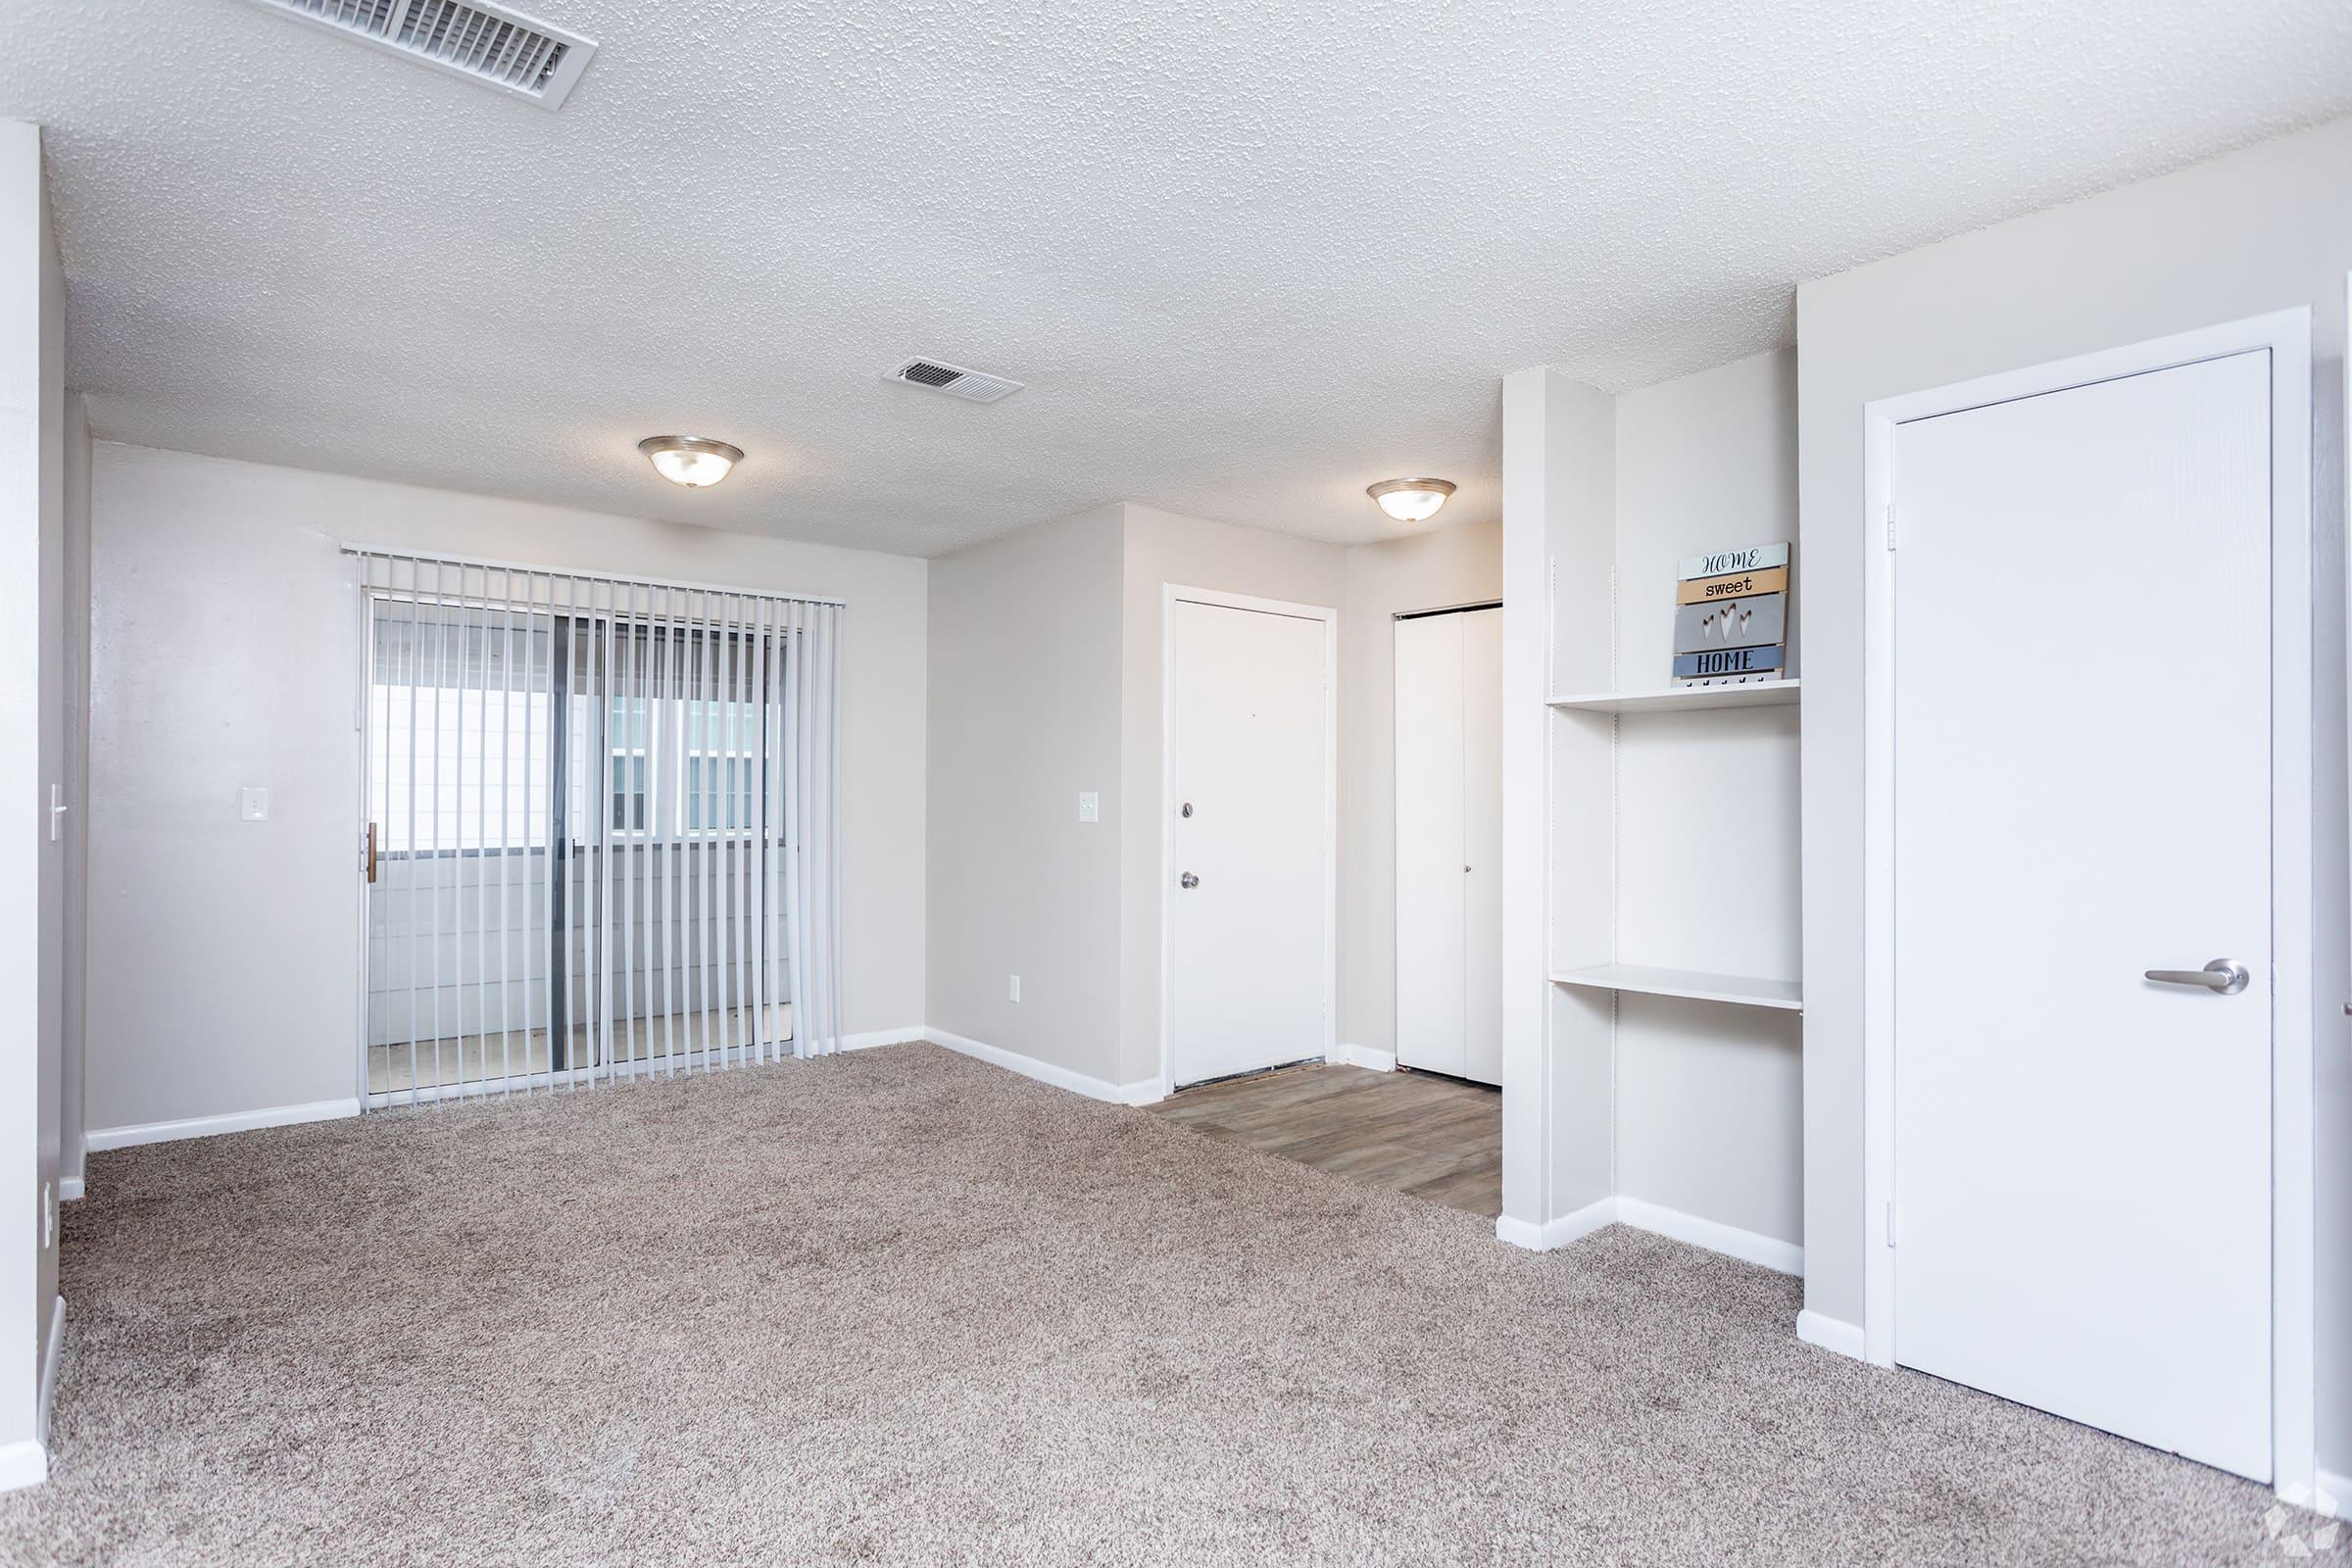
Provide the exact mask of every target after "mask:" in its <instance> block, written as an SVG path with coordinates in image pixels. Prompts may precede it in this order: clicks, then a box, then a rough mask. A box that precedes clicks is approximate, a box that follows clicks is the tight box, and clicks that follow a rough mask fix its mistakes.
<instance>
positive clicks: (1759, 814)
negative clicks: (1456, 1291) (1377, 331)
mask: <svg viewBox="0 0 2352 1568" xmlns="http://www.w3.org/2000/svg"><path fill="white" fill-rule="evenodd" d="M1795 538H1796V353H1795V351H1794V350H1793V349H1781V350H1778V351H1776V352H1773V353H1770V354H1760V355H1756V356H1754V357H1752V358H1749V359H1744V360H1739V361H1735V362H1734V363H1732V364H1730V365H1726V366H1722V367H1720V368H1716V369H1711V370H1702V371H1700V372H1698V373H1697V374H1695V375H1687V376H1682V377H1680V378H1678V379H1676V380H1672V381H1667V382H1663V383H1661V384H1659V385H1657V386H1650V387H1643V388H1642V389H1640V390H1639V391H1633V392H1627V393H1624V394H1622V395H1620V396H1619V398H1618V399H1617V598H1618V612H1617V667H1618V671H1619V676H1618V684H1619V686H1620V687H1621V688H1622V689H1626V690H1639V689H1646V688H1653V687H1660V686H1664V685H1666V684H1668V683H1669V681H1670V679H1671V676H1672V669H1673V664H1672V659H1673V647H1674V584H1675V572H1676V570H1677V568H1678V566H1679V565H1680V564H1681V562H1682V561H1683V560H1684V558H1686V557H1689V556H1695V555H1698V554H1700V553H1702V552H1704V551H1708V550H1723V549H1729V548H1733V547H1736V546H1740V545H1751V544H1770V543H1775V542H1779V541H1784V540H1785V541H1789V542H1793V541H1794V540H1795ZM1797 565H1798V569H1797V570H1796V571H1795V572H1793V573H1792V574H1791V580H1792V582H1794V583H1795V584H1796V585H1797V586H1796V587H1795V588H1794V590H1793V592H1794V594H1795V595H1797V596H1801V595H1802V593H1803V591H1804V590H1803V586H1802V584H1803V581H1804V571H1803V563H1802V561H1801V560H1800V561H1799V562H1798V564H1797ZM1795 612H1796V607H1795V606H1793V605H1792V606H1791V615H1792V620H1791V625H1792V627H1793V626H1794V624H1795V619H1794V617H1795ZM1792 642H1793V634H1792ZM1791 652H1792V656H1793V648H1792V650H1791ZM1618 735H1619V742H1618V749H1617V764H1618V765H1617V801H1618V822H1619V827H1618V862H1617V958H1618V961H1619V962H1622V963H1650V964H1661V965H1666V966H1670V967H1678V968H1687V969H1709V970H1714V971H1716V972H1718V973H1723V974H1745V975H1760V976H1765V977H1768V978H1784V977H1786V978H1793V977H1794V976H1796V975H1797V974H1798V973H1799V972H1800V957H1799V951H1800V950H1799V942H1798V939H1799V935H1800V930H1799V919H1798V906H1799V900H1798V897H1797V879H1798V865H1797V771H1796V761H1797V710H1796V709H1794V708H1763V709H1755V710H1751V711H1722V712H1707V713H1683V714H1672V715H1659V716H1647V717H1632V718H1624V719H1620V720H1619V721H1618ZM1735 823H1736V824H1738V826H1737V827H1734V826H1732V824H1735ZM1735 844H1736V845H1737V850H1736V851H1733V852H1732V853H1731V854H1729V855H1727V853H1726V852H1727V851H1728V850H1731V847H1732V846H1733V845H1735ZM1802 1043H1803V1019H1802V1018H1801V1017H1800V1016H1799V1015H1797V1014H1795V1013H1791V1012H1776V1011H1772V1010H1770V1009H1768V1008H1763V1007H1735V1006H1725V1005H1715V1004H1709V1003H1699V1002H1685V1001H1680V1000H1677V999H1674V998H1668V997H1646V996H1638V995H1632V994H1627V995H1624V996H1621V997H1619V999H1618V1012H1617V1047H1616V1049H1617V1191H1618V1192H1619V1193H1620V1194H1621V1195H1622V1196H1624V1197H1627V1198H1636V1199H1641V1200H1642V1201H1647V1202H1653V1203H1662V1204H1664V1205H1665V1206H1666V1207H1668V1208H1672V1209H1677V1210H1680V1211H1681V1212H1683V1213H1687V1214H1695V1215H1697V1216H1699V1217H1700V1218H1702V1219H1710V1220H1715V1221H1717V1222H1719V1223H1722V1224H1726V1225H1732V1226H1736V1227H1737V1228H1739V1229H1740V1230H1744V1231H1752V1232H1754V1233H1756V1234H1758V1235H1763V1236H1769V1237H1772V1238H1773V1239H1775V1240H1777V1241H1784V1242H1789V1243H1791V1244H1794V1245H1797V1246H1802V1245H1803V1243H1804V1212H1803V1209H1804V1171H1803V1165H1804V1117H1803V1114H1802V1099H1803V1072H1804V1054H1803V1050H1802Z"/></svg>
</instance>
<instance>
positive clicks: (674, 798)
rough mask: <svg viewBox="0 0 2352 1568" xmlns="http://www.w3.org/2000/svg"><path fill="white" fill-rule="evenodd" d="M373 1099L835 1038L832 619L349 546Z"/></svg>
mask: <svg viewBox="0 0 2352 1568" xmlns="http://www.w3.org/2000/svg"><path fill="white" fill-rule="evenodd" d="M347 554H348V555H349V556H350V558H351V560H352V562H353V564H354V567H355V570H356V572H357V576H358V580H359V585H360V588H361V592H360V594H359V600H360V607H361V612H360V613H361V616H362V626H361V637H362V642H361V647H362V649H363V656H362V671H361V686H362V692H361V700H360V705H359V709H360V728H361V732H362V736H363V746H362V755H363V760H364V763H365V771H364V774H363V776H364V778H365V780H366V784H365V798H366V810H367V820H368V832H369V834H370V838H369V841H368V842H369V846H370V848H369V850H368V897H367V924H366V952H367V965H366V967H367V981H366V986H365V993H364V1004H365V1007H366V1011H367V1025H366V1033H365V1039H364V1042H363V1050H364V1060H363V1062H362V1064H361V1082H362V1093H363V1097H364V1099H365V1102H366V1103H368V1104H370V1105H382V1104H405V1103H415V1102H418V1101H427V1100H443V1099H458V1098H467V1097H473V1096H481V1095H513V1094H515V1093H518V1092H521V1093H528V1092H532V1091H537V1090H552V1089H556V1088H563V1087H585V1086H588V1085H594V1084H605V1083H611V1082H613V1081H614V1080H616V1079H624V1078H631V1079H633V1078H637V1077H641V1076H646V1075H662V1076H674V1075H677V1074H680V1073H694V1072H698V1071H709V1070H713V1069H720V1068H730V1067H734V1066H736V1065H739V1064H743V1063H750V1062H760V1061H767V1060H772V1059H775V1058H776V1057H779V1056H781V1055H784V1054H794V1055H801V1056H808V1055H816V1054H826V1053H830V1052H832V1051H834V1050H837V1049H838V1048H839V1045H840V1040H841V987H840V968H841V937H840V930H841V918H840V908H841V817H840V809H839V803H840V748H839V745H838V735H839V728H840V699H839V692H840V671H841V615H842V611H841V607H840V606H839V605H838V604H835V603H831V602H829V601H824V600H813V599H802V598H789V597H783V596H778V595H771V594H758V593H746V592H740V591H732V590H727V589H720V588H709V587H698V586H689V585H683V584H674V583H661V582H651V581H643V580H634V581H633V580H629V579H625V578H616V577H602V576H591V575H583V574H580V573H574V572H562V571H547V570H540V569H534V568H532V567H528V566H521V565H504V564H485V563H481V562H469V561H462V560H458V559H455V558H435V557H429V556H417V555H413V554H402V553H395V552H385V551H375V550H368V549H361V548H356V547H355V548H353V549H350V550H349V551H348V552H347Z"/></svg>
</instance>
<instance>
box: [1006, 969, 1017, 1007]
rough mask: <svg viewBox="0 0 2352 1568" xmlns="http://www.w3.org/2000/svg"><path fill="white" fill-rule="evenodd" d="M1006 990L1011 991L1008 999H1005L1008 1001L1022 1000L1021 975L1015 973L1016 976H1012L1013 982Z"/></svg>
mask: <svg viewBox="0 0 2352 1568" xmlns="http://www.w3.org/2000/svg"><path fill="white" fill-rule="evenodd" d="M1006 990H1007V991H1008V992H1009V995H1008V996H1007V997H1006V999H1005V1000H1007V1001H1009V1002H1018V1001H1020V1000H1021V977H1020V976H1019V975H1017V974H1016V975H1014V976H1013V977H1012V984H1011V985H1010V986H1009V987H1007V988H1006Z"/></svg>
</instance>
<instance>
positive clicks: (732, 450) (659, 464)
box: [637, 435, 743, 490]
mask: <svg viewBox="0 0 2352 1568" xmlns="http://www.w3.org/2000/svg"><path fill="white" fill-rule="evenodd" d="M637 450H638V451H640V452H642V453H644V454H645V455H646V457H647V459H648V460H649V461H651V462H652V464H653V466H654V471H655V472H656V473H658V474H660V475H661V476H662V478H664V479H667V480H668V481H669V482H670V483H671V484H682V485H684V486H686V487H687V488H688V489H689V490H707V489H709V488H710V487H711V485H714V484H716V483H718V481H719V480H721V479H724V478H725V477H726V476H727V475H728V474H729V473H730V472H732V471H733V469H734V467H735V465H737V464H738V463H741V462H742V461H743V448H741V447H733V446H729V445H727V443H726V442H724V441H713V440H711V438H710V437H709V436H701V435H649V436H647V437H646V438H645V439H644V440H642V441H640V442H638V443H637Z"/></svg>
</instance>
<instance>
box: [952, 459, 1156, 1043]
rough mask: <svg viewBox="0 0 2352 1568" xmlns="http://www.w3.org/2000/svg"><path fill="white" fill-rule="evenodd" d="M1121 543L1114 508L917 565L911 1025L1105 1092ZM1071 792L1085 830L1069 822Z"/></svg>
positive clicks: (1116, 815)
mask: <svg viewBox="0 0 2352 1568" xmlns="http://www.w3.org/2000/svg"><path fill="white" fill-rule="evenodd" d="M1124 532H1125V511H1124V509H1123V508H1121V507H1118V506H1115V505H1114V506H1108V507H1098V508H1096V509H1094V510H1093V511H1091V512H1085V513H1080V514H1079V515H1076V516H1072V517H1064V518H1061V519H1059V520H1057V521H1054V522H1045V523H1039V524H1037V525H1035V526H1033V527H1029V528H1024V529H1022V530H1020V531H1019V532H1018V533H1013V534H1008V535H1006V536H1005V538H1002V539H998V540H994V541H992V542H990V543H988V544H984V545H976V546H974V547H972V548H971V549H969V550H961V551H957V552H956V553H955V554H954V555H948V556H941V557H938V558H936V559H934V560H933V561H932V563H931V596H930V606H931V611H930V614H931V630H930V660H931V679H930V710H931V713H930V725H931V740H930V765H931V781H930V789H929V806H930V832H929V850H930V873H929V882H930V926H931V934H930V942H929V953H930V978H929V983H928V988H927V989H928V996H929V1004H928V1005H929V1011H928V1014H927V1016H926V1018H925V1021H926V1022H927V1023H929V1024H930V1025H931V1026H932V1027H934V1028H937V1029H943V1030H946V1031H948V1032H950V1033H952V1034H957V1035H961V1036H963V1037H965V1038H966V1039H971V1040H977V1041H981V1042H983V1043H985V1044H987V1045H991V1046H995V1047H997V1048H999V1049H1000V1050H1005V1051H1011V1052H1015V1053H1018V1054H1021V1055H1024V1056H1029V1057H1033V1058H1035V1059H1036V1060H1039V1061H1042V1062H1046V1063H1048V1064H1050V1065H1052V1066H1055V1067H1059V1068H1062V1069H1064V1070H1066V1071H1069V1072H1074V1073H1079V1074H1082V1075H1084V1076H1086V1077H1089V1078H1093V1079H1097V1080H1099V1081H1101V1082H1103V1083H1105V1084H1115V1083H1117V1082H1119V1081H1120V1079H1119V1076H1118V1059H1117V1053H1116V1049H1115V1047H1116V1043H1117V1038H1118V975H1119V831H1120V823H1121V822H1122V820H1123V819H1124V812H1123V809H1122V803H1123V800H1124V797H1123V795H1122V794H1121V791H1120V788H1119V614H1120V559H1121V555H1122V551H1123V539H1124ZM1082 790H1091V791H1094V792H1095V793H1097V794H1098V795H1100V796H1101V797H1102V820H1101V821H1100V822H1093V823H1087V822H1080V821H1079V820H1078V795H1079V792H1080V791H1082ZM1015 974H1017V975H1019V976H1020V977H1021V1000H1020V1001H1019V1002H1017V1003H1015V1002H1013V1001H1011V1000H1009V989H1010V988H1009V985H1008V983H1007V982H1008V980H1009V977H1010V976H1012V975H1015Z"/></svg>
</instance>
